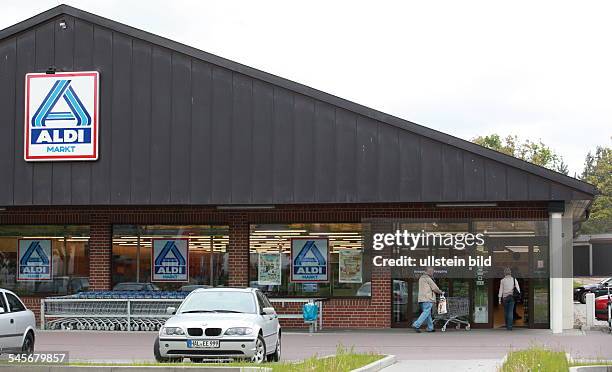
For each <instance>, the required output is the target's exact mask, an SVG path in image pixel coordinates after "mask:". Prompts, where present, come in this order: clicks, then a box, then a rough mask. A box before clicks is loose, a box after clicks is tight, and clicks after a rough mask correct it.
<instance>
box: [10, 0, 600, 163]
mask: <svg viewBox="0 0 612 372" xmlns="http://www.w3.org/2000/svg"><path fill="white" fill-rule="evenodd" d="M59 3H60V2H59V1H49V0H47V1H43V0H24V1H14V0H12V1H5V2H3V4H2V11H1V12H0V28H4V27H7V26H10V25H12V24H14V23H17V22H19V21H22V20H24V19H26V18H29V17H31V16H33V15H35V14H37V13H39V12H42V11H44V10H47V9H49V8H51V7H54V6H56V5H58V4H59ZM65 3H67V4H69V5H72V6H74V7H77V8H81V9H83V10H86V11H89V12H92V13H96V14H98V15H101V16H104V17H107V18H111V19H114V20H117V21H119V22H122V23H126V24H128V25H131V26H134V27H137V28H141V29H144V30H146V31H149V32H152V33H155V34H159V35H162V36H165V37H168V38H170V39H173V40H176V41H179V42H182V43H185V44H188V45H191V46H194V47H196V48H199V49H202V50H205V51H207V52H210V53H213V54H217V55H219V56H222V57H225V58H229V59H232V60H234V61H237V62H240V63H243V64H246V65H249V66H252V67H255V68H258V69H261V70H264V71H267V72H270V73H273V74H275V75H279V76H282V77H285V78H288V79H291V80H294V81H297V82H299V83H303V84H306V85H309V86H311V87H314V88H317V89H320V90H323V91H326V92H328V93H332V94H334V95H337V96H340V97H343V98H346V99H349V100H351V101H355V102H357V103H360V104H363V105H365V106H368V107H372V108H375V109H378V110H381V111H384V112H387V113H389V114H393V115H396V116H399V117H401V118H404V119H407V120H410V121H413V122H416V123H419V124H422V125H425V126H428V127H430V128H434V129H437V130H440V131H443V132H446V133H449V134H452V135H455V136H458V137H461V138H464V139H467V140H469V139H471V138H473V137H475V136H478V135H484V134H490V133H499V134H501V135H504V136H505V135H508V134H517V135H519V136H520V137H521V138H523V139H525V138H529V139H533V140H538V139H541V140H542V141H543V142H544V143H546V144H548V145H550V146H551V147H553V149H555V150H556V151H557V152H558V153H560V154H561V155H562V156H563V157H564V158H565V161H566V162H567V163H568V164H569V167H570V175H573V174H574V173H575V172H580V171H581V170H582V167H583V163H584V157H585V155H586V153H587V152H588V151H589V150H593V149H594V148H595V147H596V146H597V145H607V146H610V144H611V143H612V140H611V139H610V137H611V136H612V47H611V46H610V35H612V22H611V21H610V16H611V15H612V2H610V1H608V0H602V1H596V0H589V1H567V2H566V1H559V0H555V1H551V2H545V1H541V2H539V1H533V0H531V1H525V2H523V1H507V2H505V3H503V4H502V2H500V1H490V0H488V1H466V0H463V1H456V0H453V1H448V2H444V1H424V0H420V1H398V2H391V1H389V2H385V1H372V0H370V1H364V2H360V1H354V0H353V1H333V0H326V1H316V0H308V1H288V0H284V1H254V0H250V1H235V0H220V1H207V0H204V1H176V0H168V1H156V0H144V1H132V0H131V1H128V0H122V1H117V0H103V1H66V2H65Z"/></svg>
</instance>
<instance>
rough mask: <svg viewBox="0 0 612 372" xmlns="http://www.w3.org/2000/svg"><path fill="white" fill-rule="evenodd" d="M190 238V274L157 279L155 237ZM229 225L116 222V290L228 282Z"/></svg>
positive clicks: (166, 287)
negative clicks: (182, 277) (177, 278)
mask: <svg viewBox="0 0 612 372" xmlns="http://www.w3.org/2000/svg"><path fill="white" fill-rule="evenodd" d="M164 238H168V239H173V238H178V239H187V240H188V252H189V253H188V256H189V259H188V267H189V269H188V277H187V278H186V279H185V280H180V281H175V282H165V281H163V282H162V281H157V280H155V279H154V277H153V276H152V273H151V261H152V241H153V239H164ZM228 244H229V228H228V227H227V226H214V225H197V226H177V225H115V226H113V257H112V284H113V288H115V289H117V290H159V289H163V290H179V289H182V290H191V289H195V288H197V287H209V286H210V287H217V286H224V285H227V280H228V261H227V260H228V255H227V246H228Z"/></svg>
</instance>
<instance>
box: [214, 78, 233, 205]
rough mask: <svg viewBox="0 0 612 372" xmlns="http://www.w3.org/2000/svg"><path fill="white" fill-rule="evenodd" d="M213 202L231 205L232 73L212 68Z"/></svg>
mask: <svg viewBox="0 0 612 372" xmlns="http://www.w3.org/2000/svg"><path fill="white" fill-rule="evenodd" d="M212 79H213V95H212V138H213V143H212V201H213V203H215V204H227V203H230V202H231V192H232V188H231V184H232V170H231V159H232V151H231V150H232V72H231V71H228V70H226V69H223V68H220V67H216V66H215V67H213V71H212Z"/></svg>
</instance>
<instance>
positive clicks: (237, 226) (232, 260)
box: [228, 213, 249, 287]
mask: <svg viewBox="0 0 612 372" xmlns="http://www.w3.org/2000/svg"><path fill="white" fill-rule="evenodd" d="M229 221H230V222H229V247H228V254H229V258H228V264H229V285H230V287H248V286H249V222H248V220H247V216H246V214H241V213H232V214H231V215H230V218H229Z"/></svg>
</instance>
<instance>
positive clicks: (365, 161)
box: [355, 116, 378, 201]
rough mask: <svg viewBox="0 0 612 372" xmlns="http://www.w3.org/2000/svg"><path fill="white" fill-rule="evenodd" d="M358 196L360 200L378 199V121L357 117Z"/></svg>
mask: <svg viewBox="0 0 612 372" xmlns="http://www.w3.org/2000/svg"><path fill="white" fill-rule="evenodd" d="M355 147H356V148H355V150H356V154H355V156H356V159H357V197H358V198H359V200H360V201H376V200H377V199H378V178H377V177H374V175H375V174H377V166H378V122H376V121H374V120H372V119H369V118H365V117H363V116H358V117H357V145H356V146H355Z"/></svg>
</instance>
